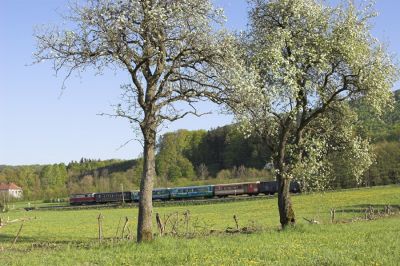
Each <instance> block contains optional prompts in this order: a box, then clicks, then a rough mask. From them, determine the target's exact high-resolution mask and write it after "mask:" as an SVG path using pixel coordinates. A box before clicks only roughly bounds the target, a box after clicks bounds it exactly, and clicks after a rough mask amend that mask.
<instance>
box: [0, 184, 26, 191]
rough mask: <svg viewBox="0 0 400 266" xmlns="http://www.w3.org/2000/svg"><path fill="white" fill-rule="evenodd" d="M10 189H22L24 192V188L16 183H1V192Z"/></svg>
mask: <svg viewBox="0 0 400 266" xmlns="http://www.w3.org/2000/svg"><path fill="white" fill-rule="evenodd" d="M10 189H21V190H22V188H20V187H19V186H17V185H16V184H14V183H8V184H5V183H0V190H10Z"/></svg>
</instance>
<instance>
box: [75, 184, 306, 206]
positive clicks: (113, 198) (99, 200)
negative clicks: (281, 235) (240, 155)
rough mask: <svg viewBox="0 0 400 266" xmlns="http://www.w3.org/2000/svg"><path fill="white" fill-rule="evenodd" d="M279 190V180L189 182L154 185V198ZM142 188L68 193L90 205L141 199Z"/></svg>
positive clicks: (294, 188) (78, 202)
mask: <svg viewBox="0 0 400 266" xmlns="http://www.w3.org/2000/svg"><path fill="white" fill-rule="evenodd" d="M277 191H278V184H277V182H276V181H255V182H244V183H231V184H219V185H203V186H188V187H175V188H155V189H153V201H168V200H185V199H199V198H204V199H207V198H224V197H229V196H241V195H248V196H255V195H259V194H264V195H274V194H275V193H276V192H277ZM289 191H290V192H291V193H300V192H301V189H300V185H299V183H298V182H296V181H292V182H291V183H290V188H289ZM139 199H140V192H139V191H124V192H104V193H81V194H72V195H70V197H69V203H70V205H91V204H103V203H121V202H127V203H129V202H138V201H139Z"/></svg>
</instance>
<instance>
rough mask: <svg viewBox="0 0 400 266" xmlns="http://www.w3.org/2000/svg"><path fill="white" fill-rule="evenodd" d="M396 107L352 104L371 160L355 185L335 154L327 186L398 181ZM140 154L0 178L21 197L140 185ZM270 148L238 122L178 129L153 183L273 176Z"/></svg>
mask: <svg viewBox="0 0 400 266" xmlns="http://www.w3.org/2000/svg"><path fill="white" fill-rule="evenodd" d="M395 98H396V102H395V108H394V109H393V110H392V111H390V112H388V113H386V114H385V116H384V117H383V118H376V117H375V116H373V115H372V114H370V113H368V112H366V111H365V108H363V107H362V106H357V105H354V106H353V109H354V110H356V112H357V113H358V114H359V116H360V117H361V119H360V123H359V124H358V125H357V127H356V129H355V132H356V133H357V134H361V135H365V136H368V137H369V138H370V139H371V142H372V147H373V153H374V158H375V159H374V162H373V164H372V165H371V166H370V167H369V168H368V169H367V170H366V171H365V172H364V173H363V181H362V183H361V184H357V183H356V182H355V180H354V178H351V175H350V174H349V171H350V169H351V167H352V162H351V161H343V160H341V158H340V156H338V157H333V158H332V161H331V162H332V163H333V165H334V166H335V178H333V179H332V180H331V183H330V184H329V187H330V188H332V189H336V188H351V187H357V186H360V185H361V186H377V185H387V184H395V183H399V182H400V90H399V91H396V92H395ZM142 164H143V159H142V158H139V159H136V160H103V161H102V160H94V159H87V158H81V159H80V160H79V161H72V162H70V163H68V164H63V163H60V164H53V165H30V166H0V182H15V183H17V184H18V185H19V186H21V187H23V189H24V198H25V199H47V200H49V199H56V198H63V197H67V196H68V195H69V194H72V193H81V192H96V191H99V192H107V191H120V190H121V187H123V188H124V189H138V188H139V184H140V178H141V175H142ZM271 166H272V164H271V153H270V152H269V151H268V149H265V143H263V140H262V139H261V138H259V137H256V136H250V137H245V136H243V134H241V132H240V131H239V129H238V125H235V124H234V125H227V126H223V127H218V128H215V129H212V130H209V131H206V130H194V131H189V130H178V131H176V132H169V133H165V134H164V135H162V136H161V137H160V138H159V140H158V143H157V155H156V174H157V175H156V178H155V183H156V185H157V186H167V187H168V186H171V187H172V186H177V185H189V184H193V183H197V184H201V183H204V184H207V183H215V182H236V181H247V180H260V179H263V180H272V179H274V177H273V173H272V169H271Z"/></svg>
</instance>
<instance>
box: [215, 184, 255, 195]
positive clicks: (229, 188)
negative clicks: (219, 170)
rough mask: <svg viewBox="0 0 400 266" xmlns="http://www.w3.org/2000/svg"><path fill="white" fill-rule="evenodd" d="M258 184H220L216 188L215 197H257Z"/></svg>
mask: <svg viewBox="0 0 400 266" xmlns="http://www.w3.org/2000/svg"><path fill="white" fill-rule="evenodd" d="M258 183H260V182H259V181H257V182H251V183H235V184H220V185H215V186H214V195H215V196H217V197H227V196H231V195H232V196H236V195H246V194H247V195H257V194H258V193H259V192H258Z"/></svg>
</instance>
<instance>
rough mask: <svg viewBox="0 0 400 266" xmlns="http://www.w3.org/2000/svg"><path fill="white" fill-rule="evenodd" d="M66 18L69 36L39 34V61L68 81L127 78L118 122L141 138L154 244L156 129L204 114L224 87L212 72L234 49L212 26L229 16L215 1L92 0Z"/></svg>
mask: <svg viewBox="0 0 400 266" xmlns="http://www.w3.org/2000/svg"><path fill="white" fill-rule="evenodd" d="M66 19H67V20H68V21H69V22H70V24H68V25H71V29H68V30H64V29H61V30H60V29H58V28H50V29H44V30H41V31H39V32H37V33H35V37H36V39H37V41H38V42H37V51H36V53H35V57H36V59H37V62H40V61H42V60H48V61H51V62H53V64H54V70H55V71H56V72H58V71H59V70H61V69H63V70H66V71H67V75H66V77H67V78H68V77H69V76H70V75H71V73H73V72H74V71H84V70H86V69H87V68H90V67H92V68H94V69H96V70H97V71H99V73H102V72H103V70H104V69H106V68H112V69H121V70H123V71H126V73H128V74H129V76H130V78H131V82H130V83H129V84H124V85H122V88H123V91H124V93H123V100H122V102H121V103H120V104H118V105H117V106H116V114H115V116H118V117H123V118H126V119H128V120H129V121H130V122H131V123H132V124H134V125H138V126H139V127H140V131H141V133H142V135H143V140H144V166H143V176H142V180H141V184H140V201H139V216H138V231H137V240H138V242H141V241H149V240H151V239H152V188H153V177H154V176H155V144H156V135H157V130H158V128H159V126H160V125H161V124H162V123H163V122H165V121H171V122H172V121H175V120H177V119H180V118H183V117H185V116H186V115H189V114H192V115H197V116H198V115H201V114H200V113H199V112H198V110H197V109H196V106H195V102H196V101H199V100H205V99H206V98H214V96H215V94H214V92H215V89H216V88H219V85H220V84H219V82H218V81H217V80H216V79H215V77H214V76H213V75H212V74H210V73H215V71H212V69H213V68H214V67H216V66H218V64H219V62H220V61H221V60H223V57H224V53H225V52H226V51H228V50H229V49H230V48H229V47H230V45H229V43H230V42H225V41H224V40H225V37H226V36H224V35H225V34H223V33H222V32H217V31H216V30H215V27H214V26H215V25H218V24H219V23H221V22H222V21H223V15H222V13H221V10H219V9H215V8H214V7H213V6H212V4H211V2H210V1H209V0H165V1H159V0H115V1H114V0H88V1H87V2H86V3H85V4H83V5H74V6H72V7H71V14H69V15H67V16H66ZM227 39H229V38H227ZM214 99H216V98H214ZM184 104H186V105H187V106H188V108H183V107H182V106H183V105H184Z"/></svg>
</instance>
